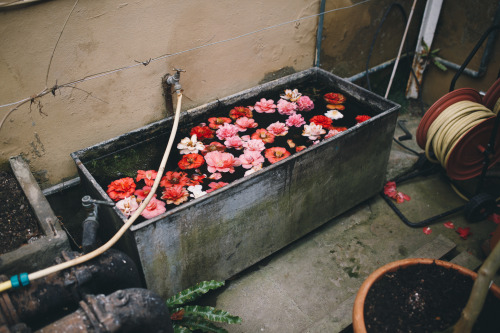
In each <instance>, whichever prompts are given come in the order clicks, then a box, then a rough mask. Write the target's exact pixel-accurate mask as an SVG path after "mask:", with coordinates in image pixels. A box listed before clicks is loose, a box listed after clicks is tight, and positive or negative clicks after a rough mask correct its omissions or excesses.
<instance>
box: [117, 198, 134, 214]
mask: <svg viewBox="0 0 500 333" xmlns="http://www.w3.org/2000/svg"><path fill="white" fill-rule="evenodd" d="M116 208H118V209H119V210H121V212H122V213H123V214H124V215H125V216H126V217H129V216H130V215H131V214H132V213H133V212H135V211H136V210H137V208H139V204H138V203H137V200H136V198H135V197H134V196H133V195H132V196H130V197H126V198H125V199H122V200H120V201H118V202H117V203H116Z"/></svg>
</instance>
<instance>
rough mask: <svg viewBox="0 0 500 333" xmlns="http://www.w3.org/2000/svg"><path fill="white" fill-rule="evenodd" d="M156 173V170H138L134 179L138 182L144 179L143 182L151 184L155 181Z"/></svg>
mask: <svg viewBox="0 0 500 333" xmlns="http://www.w3.org/2000/svg"><path fill="white" fill-rule="evenodd" d="M156 175H157V172H156V171H155V170H148V171H144V170H138V171H137V177H136V178H135V181H136V182H138V181H139V180H141V179H144V183H146V185H147V186H152V185H153V184H154V182H155V179H156Z"/></svg>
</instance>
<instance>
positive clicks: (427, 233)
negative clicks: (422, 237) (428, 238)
mask: <svg viewBox="0 0 500 333" xmlns="http://www.w3.org/2000/svg"><path fill="white" fill-rule="evenodd" d="M423 232H424V234H426V235H430V234H431V232H432V229H431V228H430V227H425V228H424V229H423Z"/></svg>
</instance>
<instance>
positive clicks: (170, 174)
mask: <svg viewBox="0 0 500 333" xmlns="http://www.w3.org/2000/svg"><path fill="white" fill-rule="evenodd" d="M190 183H191V179H189V177H188V175H187V173H185V172H182V171H181V172H174V171H167V172H166V173H165V176H163V177H162V179H161V181H160V186H162V187H165V188H167V187H172V186H175V185H180V186H186V185H188V184H190Z"/></svg>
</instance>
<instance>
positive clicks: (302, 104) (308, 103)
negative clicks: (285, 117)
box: [297, 96, 314, 111]
mask: <svg viewBox="0 0 500 333" xmlns="http://www.w3.org/2000/svg"><path fill="white" fill-rule="evenodd" d="M297 107H298V109H299V111H311V110H312V109H314V103H313V101H312V100H311V99H310V98H309V97H308V96H300V97H299V99H298V100H297Z"/></svg>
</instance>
